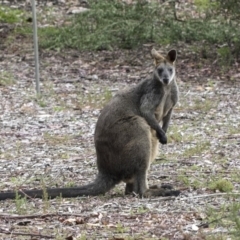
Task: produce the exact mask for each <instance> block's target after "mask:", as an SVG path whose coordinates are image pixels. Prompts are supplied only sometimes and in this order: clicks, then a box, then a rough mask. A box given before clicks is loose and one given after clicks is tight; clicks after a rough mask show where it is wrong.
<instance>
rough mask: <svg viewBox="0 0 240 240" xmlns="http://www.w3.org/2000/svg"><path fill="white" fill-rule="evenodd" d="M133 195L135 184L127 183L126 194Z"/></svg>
mask: <svg viewBox="0 0 240 240" xmlns="http://www.w3.org/2000/svg"><path fill="white" fill-rule="evenodd" d="M132 193H133V183H126V187H125V194H126V195H128V194H132Z"/></svg>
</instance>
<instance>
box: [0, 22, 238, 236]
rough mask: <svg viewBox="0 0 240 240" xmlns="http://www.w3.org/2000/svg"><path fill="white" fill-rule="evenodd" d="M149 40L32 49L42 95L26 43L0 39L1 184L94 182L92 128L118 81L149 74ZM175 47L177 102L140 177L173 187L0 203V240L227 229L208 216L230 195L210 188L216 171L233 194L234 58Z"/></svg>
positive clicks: (212, 232)
mask: <svg viewBox="0 0 240 240" xmlns="http://www.w3.org/2000/svg"><path fill="white" fill-rule="evenodd" d="M0 26H1V25H0ZM7 34H8V33H7V30H6V35H7ZM2 40H3V38H2ZM1 43H2V44H5V42H4V41H2V42H1ZM151 47H152V45H145V46H142V47H141V48H139V49H136V50H131V51H130V50H128V51H127V50H121V51H120V50H119V51H113V52H108V51H101V52H77V51H73V50H71V51H70V50H65V51H62V52H60V53H58V52H54V51H47V50H43V49H40V73H41V84H40V89H41V96H40V97H36V93H35V83H34V56H33V46H32V43H31V41H30V40H29V39H25V38H24V37H22V38H21V37H20V38H19V41H16V42H14V43H10V44H9V43H8V44H5V45H2V46H1V52H0V74H1V75H0V137H1V140H0V141H1V145H0V174H1V183H0V190H1V191H7V190H14V189H15V188H16V187H17V188H20V189H22V190H24V189H33V188H43V187H56V186H58V187H60V186H65V187H69V186H75V185H82V184H85V183H88V182H90V181H91V180H93V179H94V177H95V174H96V172H97V169H96V165H95V161H96V156H95V149H94V144H93V133H94V128H95V124H96V121H97V118H98V116H99V113H100V110H101V109H102V107H103V106H104V104H105V103H106V102H107V101H108V100H109V99H110V97H111V96H112V95H114V94H115V93H116V92H117V91H118V90H119V89H122V88H125V87H127V86H132V85H134V84H136V83H137V82H139V81H140V80H141V79H143V78H145V77H146V76H147V75H148V74H151V71H152V60H151V57H150V54H149V52H150V49H151ZM175 47H176V48H177V50H178V61H177V76H178V80H177V82H178V85H179V90H180V100H179V103H178V105H177V107H176V109H175V111H174V114H173V118H172V122H171V126H170V129H169V132H168V138H169V144H167V145H166V146H161V147H160V149H159V156H158V158H157V159H156V161H155V162H154V163H153V164H152V166H151V169H150V174H149V183H150V184H161V183H170V184H172V185H173V186H175V188H176V189H180V190H181V191H182V193H181V195H180V196H179V197H177V198H174V199H165V198H161V197H159V198H152V199H141V198H138V197H137V196H124V194H123V193H124V191H123V189H124V185H123V184H120V185H118V186H117V187H116V188H114V189H113V190H112V191H111V192H109V193H107V194H106V195H105V196H98V197H81V198H75V199H62V198H58V199H53V200H46V199H27V200H26V199H15V200H7V201H1V202H0V239H177V240H180V239H233V238H231V236H230V235H229V232H230V230H231V228H232V227H234V226H233V225H231V224H229V225H222V224H218V223H216V220H217V219H218V218H223V217H224V215H227V214H228V210H227V206H229V204H231V203H236V202H238V201H239V200H238V198H236V197H235V196H233V195H231V194H226V193H225V192H221V191H219V190H216V189H213V187H211V186H212V183H213V182H216V181H218V180H219V179H225V180H228V181H229V182H231V183H232V184H233V190H232V193H239V180H240V176H239V168H240V163H239V145H240V126H239V125H240V124H239V122H240V105H239V100H240V93H239V87H240V81H239V72H240V67H239V66H238V64H237V63H236V65H235V66H233V67H232V68H231V69H230V70H229V71H227V72H226V71H225V72H223V71H221V68H219V67H216V65H215V63H214V61H212V60H208V61H207V60H204V59H201V57H199V56H197V54H196V53H194V52H193V51H192V50H189V48H188V47H187V46H185V45H184V44H183V43H182V44H180V43H179V44H178V45H176V46H175ZM156 48H159V46H156ZM167 49H168V47H165V48H163V47H162V48H161V50H162V51H163V52H166V51H167ZM224 208H226V209H224ZM217 212H219V215H217V216H216V217H215V218H214V216H215V215H214V214H216V213H217ZM214 223H215V224H214ZM224 226H225V227H224ZM214 236H215V237H216V236H219V238H214ZM221 237H222V238H221Z"/></svg>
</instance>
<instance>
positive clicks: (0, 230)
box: [0, 228, 54, 239]
mask: <svg viewBox="0 0 240 240" xmlns="http://www.w3.org/2000/svg"><path fill="white" fill-rule="evenodd" d="M0 233H5V234H11V235H17V236H30V237H39V238H49V239H53V238H54V236H52V235H42V234H35V233H24V232H12V231H9V230H6V229H2V228H0Z"/></svg>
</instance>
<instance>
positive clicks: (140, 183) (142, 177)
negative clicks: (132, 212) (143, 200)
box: [133, 169, 148, 197]
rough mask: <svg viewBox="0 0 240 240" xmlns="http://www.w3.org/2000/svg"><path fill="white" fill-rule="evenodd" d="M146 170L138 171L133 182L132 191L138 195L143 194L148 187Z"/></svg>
mask: <svg viewBox="0 0 240 240" xmlns="http://www.w3.org/2000/svg"><path fill="white" fill-rule="evenodd" d="M147 170H148V169H145V170H143V171H139V172H138V173H137V174H136V176H135V178H134V182H133V192H134V193H136V194H139V196H140V197H142V196H143V194H144V193H145V192H146V190H147V189H148V183H147Z"/></svg>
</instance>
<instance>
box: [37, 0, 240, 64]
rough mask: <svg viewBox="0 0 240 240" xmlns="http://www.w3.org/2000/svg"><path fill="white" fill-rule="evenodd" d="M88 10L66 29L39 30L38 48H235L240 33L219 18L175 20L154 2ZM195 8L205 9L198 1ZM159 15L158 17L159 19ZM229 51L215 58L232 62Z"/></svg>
mask: <svg viewBox="0 0 240 240" xmlns="http://www.w3.org/2000/svg"><path fill="white" fill-rule="evenodd" d="M89 2H90V5H91V9H90V11H87V12H84V13H81V14H76V15H75V16H73V17H72V18H70V24H69V25H68V26H64V25H63V26H60V27H54V26H53V27H44V28H41V29H39V36H40V45H41V46H42V47H44V48H50V49H62V48H76V49H79V50H104V49H110V50H111V49H113V48H127V49H131V48H134V47H137V46H139V45H141V44H143V43H149V42H155V43H160V44H161V45H162V44H163V45H167V44H172V43H176V42H179V41H184V42H187V43H192V42H199V41H204V42H205V44H204V46H206V45H207V44H224V43H232V46H233V47H234V46H235V47H237V46H238V45H237V44H239V38H240V33H239V32H236V26H235V25H234V24H229V23H228V22H226V21H225V20H224V18H223V17H222V16H218V15H216V16H214V17H215V21H212V19H203V18H199V19H195V20H194V21H192V19H190V18H188V19H186V21H183V22H181V21H176V20H175V19H174V9H173V8H171V7H166V6H165V5H161V4H157V3H154V2H150V3H143V2H141V1H137V2H136V4H130V5H127V4H124V3H122V2H121V1H117V0H113V1H107V0H102V1H93V0H90V1H89ZM197 4H198V5H201V6H206V3H205V2H201V3H200V1H198V3H197ZM159 16H161V18H160V17H159ZM230 50H231V49H229V48H227V47H220V48H219V50H218V53H217V54H218V57H219V58H223V59H225V62H224V63H227V64H228V63H229V62H231V61H232V58H231V56H230V55H229V54H230Z"/></svg>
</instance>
